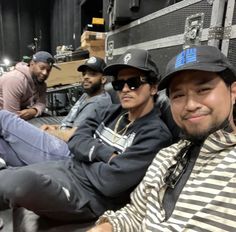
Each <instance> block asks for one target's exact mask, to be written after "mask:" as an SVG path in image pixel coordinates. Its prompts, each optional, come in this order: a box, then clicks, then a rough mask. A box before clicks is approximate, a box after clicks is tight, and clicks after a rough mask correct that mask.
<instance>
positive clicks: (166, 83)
mask: <svg viewBox="0 0 236 232" xmlns="http://www.w3.org/2000/svg"><path fill="white" fill-rule="evenodd" d="M226 68H227V67H223V66H216V65H209V64H208V65H206V64H205V65H201V64H199V65H197V66H196V65H195V66H187V67H184V68H181V69H179V70H178V69H177V70H175V71H173V72H169V73H167V74H166V75H165V76H164V77H163V80H161V81H160V83H159V85H158V90H163V89H166V88H168V86H169V84H170V80H171V79H172V78H173V77H174V76H175V75H176V74H178V73H180V72H182V71H187V70H199V71H206V72H215V73H217V72H221V71H223V70H225V69H226Z"/></svg>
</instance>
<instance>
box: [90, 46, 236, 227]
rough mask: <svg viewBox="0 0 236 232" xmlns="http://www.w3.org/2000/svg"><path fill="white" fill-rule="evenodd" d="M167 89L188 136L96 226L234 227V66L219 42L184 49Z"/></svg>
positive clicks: (168, 75)
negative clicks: (121, 205)
mask: <svg viewBox="0 0 236 232" xmlns="http://www.w3.org/2000/svg"><path fill="white" fill-rule="evenodd" d="M159 88H160V89H165V88H166V89H167V93H168V95H169V97H170V103H171V111H172V114H173V117H174V120H175V122H176V123H177V124H178V126H179V127H180V128H181V129H182V130H183V134H184V137H183V139H182V140H180V141H179V143H177V144H173V145H172V146H170V147H168V148H165V149H162V150H161V151H160V152H159V153H158V154H157V156H156V158H155V159H154V161H153V163H152V165H151V166H150V167H149V169H148V171H147V173H146V175H145V177H144V179H143V180H142V182H141V183H140V184H139V186H138V187H137V188H136V189H135V191H134V192H133V193H132V194H131V203H130V204H128V205H126V206H125V207H124V208H122V209H120V210H118V211H116V212H113V211H107V212H106V213H105V214H104V215H103V216H102V217H101V218H100V220H99V221H98V224H101V225H98V226H97V227H95V228H94V229H91V232H111V231H113V232H117V231H125V232H129V231H163V232H164V231H165V232H172V231H179V232H180V231H236V225H235V217H234V215H235V208H236V184H235V183H236V152H235V146H236V126H235V123H234V120H233V116H234V115H233V107H234V105H235V100H236V71H235V68H234V67H233V66H232V64H230V62H229V61H228V60H227V58H226V57H225V56H224V55H223V54H222V53H221V52H220V51H219V50H218V49H217V48H215V47H211V46H194V47H191V48H188V49H186V50H183V51H182V52H181V53H180V54H178V55H177V56H175V57H174V58H173V59H172V60H171V61H170V62H169V63H168V65H167V69H166V75H165V76H164V78H163V79H162V80H161V82H160V85H159Z"/></svg>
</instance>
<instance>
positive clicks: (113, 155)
mask: <svg viewBox="0 0 236 232" xmlns="http://www.w3.org/2000/svg"><path fill="white" fill-rule="evenodd" d="M116 156H117V154H116V153H113V154H112V155H111V157H110V159H109V160H108V162H107V163H108V164H109V163H110V162H111V161H112V159H113V158H115V157H116Z"/></svg>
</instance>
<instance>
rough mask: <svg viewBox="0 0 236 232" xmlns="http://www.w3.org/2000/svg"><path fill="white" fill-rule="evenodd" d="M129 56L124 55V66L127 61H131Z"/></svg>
mask: <svg viewBox="0 0 236 232" xmlns="http://www.w3.org/2000/svg"><path fill="white" fill-rule="evenodd" d="M131 57H132V56H131V54H130V53H128V54H126V55H125V57H124V64H128V62H129V60H130V59H131Z"/></svg>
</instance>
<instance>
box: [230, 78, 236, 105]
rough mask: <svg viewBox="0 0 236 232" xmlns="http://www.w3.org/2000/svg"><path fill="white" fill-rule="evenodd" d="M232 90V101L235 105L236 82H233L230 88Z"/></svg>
mask: <svg viewBox="0 0 236 232" xmlns="http://www.w3.org/2000/svg"><path fill="white" fill-rule="evenodd" d="M230 90H231V99H232V102H233V104H235V101H236V82H233V83H232V84H231V86H230Z"/></svg>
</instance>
